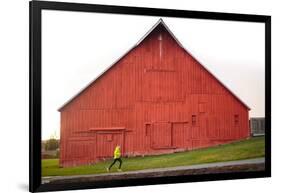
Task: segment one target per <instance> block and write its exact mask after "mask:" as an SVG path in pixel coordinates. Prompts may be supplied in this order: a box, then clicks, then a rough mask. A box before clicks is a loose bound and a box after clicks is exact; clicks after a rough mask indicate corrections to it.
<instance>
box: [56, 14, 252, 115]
mask: <svg viewBox="0 0 281 193" xmlns="http://www.w3.org/2000/svg"><path fill="white" fill-rule="evenodd" d="M160 24H162V25H163V26H164V28H165V29H166V30H167V31H168V33H169V34H170V35H171V36H172V38H173V39H174V40H175V41H176V42H177V44H178V45H179V46H180V47H181V48H182V49H183V50H184V51H185V52H186V53H188V54H189V55H190V56H191V57H192V58H193V59H195V60H196V61H197V62H198V63H199V64H200V65H201V66H202V67H203V68H204V69H205V70H206V71H207V72H208V73H209V74H211V75H212V76H213V77H214V78H215V80H217V81H218V82H219V83H220V84H221V85H222V86H223V87H225V89H226V90H228V91H229V92H230V94H232V95H233V96H234V97H235V98H236V99H237V100H238V101H239V102H240V103H242V104H243V105H244V106H245V107H246V108H247V109H248V110H250V109H251V108H250V107H249V106H248V105H247V104H246V103H245V102H243V101H242V100H241V99H240V98H239V97H238V96H237V95H236V94H234V92H233V91H231V89H229V88H228V87H227V86H226V85H225V84H224V83H223V82H222V81H221V80H219V79H218V78H217V77H216V76H215V75H214V74H213V73H212V72H211V71H210V70H209V69H208V68H207V67H206V66H205V65H203V64H202V62H200V61H199V60H198V59H197V58H196V57H194V56H193V55H192V54H191V53H190V52H189V51H188V50H187V49H186V48H185V47H184V46H183V45H182V44H181V42H180V41H179V40H178V39H177V38H176V36H175V35H174V34H173V32H172V31H171V30H170V29H169V27H168V26H167V25H166V24H165V22H164V21H163V19H162V18H160V19H159V20H158V21H157V22H156V23H155V24H154V25H153V26H152V27H151V28H150V30H148V31H147V32H146V33H145V34H144V35H143V36H142V37H141V39H140V40H139V41H138V42H137V43H136V44H135V45H134V46H132V47H131V48H130V49H128V50H127V51H126V52H125V53H124V54H123V55H121V56H120V57H119V58H118V59H117V60H115V61H114V62H113V63H112V64H111V65H110V66H108V67H107V68H106V69H105V70H104V71H103V72H101V73H100V74H99V75H98V76H97V77H96V78H95V79H93V80H92V81H91V82H90V83H88V84H87V85H86V86H85V87H83V88H82V89H81V90H80V91H79V92H78V93H77V94H76V95H74V96H73V97H71V98H70V99H69V100H67V101H66V102H65V103H64V104H63V105H62V106H61V107H59V109H58V111H61V110H62V109H63V108H64V107H65V106H66V105H68V104H69V103H70V102H71V101H73V100H74V99H75V98H76V97H77V96H79V95H80V94H81V93H82V92H83V91H85V90H86V89H87V88H88V87H89V86H90V85H92V84H93V83H94V82H95V81H96V80H98V79H99V78H100V77H101V76H102V75H103V74H105V73H106V72H107V71H108V70H109V69H111V68H112V67H113V66H114V65H115V64H117V63H118V62H119V61H120V60H121V59H122V58H123V57H125V56H126V55H127V54H128V53H129V52H131V51H132V50H133V49H134V48H136V47H137V46H138V45H139V44H140V43H141V42H143V41H144V40H145V39H146V37H147V36H148V35H149V34H151V32H152V31H154V29H155V28H156V27H157V26H159V25H160Z"/></svg>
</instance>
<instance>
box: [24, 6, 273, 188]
mask: <svg viewBox="0 0 281 193" xmlns="http://www.w3.org/2000/svg"><path fill="white" fill-rule="evenodd" d="M42 10H60V11H78V12H96V13H118V14H128V15H147V16H166V17H177V18H197V19H212V20H228V21H245V22H259V23H264V24H265V127H266V130H265V170H264V171H255V172H235V173H217V174H203V175H191V176H173V177H154V178H144V179H128V180H113V181H110V182H108V181H107V182H98V183H95V184H92V183H87V182H85V183H81V182H79V183H71V184H41V110H42V109H41V55H42V53H41V15H42ZM29 30H30V33H29V39H30V42H29V44H30V47H29V53H30V55H29V61H30V66H29V68H30V75H29V86H30V90H29V94H30V97H29V110H30V111H29V137H30V139H29V191H30V192H38V191H59V190H75V189H89V188H108V187H123V186H136V185H151V184H167V183H183V182H197V181H213V180H229V179H244V178H260V177H270V176H271V16H268V15H250V14H236V13H219V12H206V11H187V10H173V9H158V8H145V7H126V6H111V5H94V4H81V3H64V2H48V1H30V2H29Z"/></svg>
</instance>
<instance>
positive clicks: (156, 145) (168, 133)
mask: <svg viewBox="0 0 281 193" xmlns="http://www.w3.org/2000/svg"><path fill="white" fill-rule="evenodd" d="M160 37H161V38H160ZM248 110H249V109H248V107H246V106H245V105H244V104H243V103H242V102H241V101H240V100H239V99H238V98H237V97H236V96H234V95H233V94H232V93H231V92H230V91H229V90H228V89H226V88H225V87H224V86H223V85H222V84H221V83H220V82H219V81H218V80H217V79H216V78H215V77H214V76H213V75H212V74H210V73H209V72H208V71H207V70H206V69H205V68H204V67H203V66H202V65H201V64H199V63H198V61H197V60H196V59H194V58H193V57H192V56H191V55H190V54H188V53H187V52H186V51H185V50H184V49H183V48H182V47H181V46H180V45H179V44H178V42H177V41H176V40H175V39H174V38H173V36H172V35H171V34H170V32H169V31H168V30H167V28H166V27H164V24H163V23H162V22H160V23H159V24H158V25H157V27H155V28H154V29H153V30H152V32H151V33H150V34H149V35H148V36H146V38H145V39H144V40H143V41H142V42H141V43H140V44H139V45H138V46H136V47H135V48H133V49H132V50H131V51H129V52H128V53H127V54H126V55H125V56H124V57H123V58H121V59H120V60H119V61H118V62H117V63H116V64H115V65H113V66H112V67H111V68H110V69H109V70H107V71H106V72H105V73H104V74H103V75H102V76H101V77H99V78H98V79H97V80H95V81H94V82H93V83H92V84H91V85H90V86H88V87H87V88H86V89H85V90H83V91H82V92H81V93H79V95H77V96H76V97H75V98H74V99H72V100H71V101H70V102H68V103H67V104H66V105H65V106H63V107H62V108H61V109H60V112H61V151H60V153H61V154H60V165H62V166H71V165H79V164H86V163H92V162H96V161H98V160H100V159H103V158H107V157H111V156H112V153H113V150H114V146H116V145H117V144H119V145H121V149H122V152H123V154H125V155H129V156H130V155H148V154H161V153H169V152H175V151H181V150H187V149H195V148H201V147H207V146H212V145H217V144H222V143H226V142H230V141H233V140H238V139H242V138H247V137H248V136H249V132H250V131H249V125H248V119H249V117H248ZM91 128H98V129H91ZM122 128H123V129H122Z"/></svg>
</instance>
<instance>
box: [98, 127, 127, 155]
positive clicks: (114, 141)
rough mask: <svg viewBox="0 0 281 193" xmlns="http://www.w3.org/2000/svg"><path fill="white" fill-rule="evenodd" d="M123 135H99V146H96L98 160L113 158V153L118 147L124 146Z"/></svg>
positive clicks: (120, 133)
mask: <svg viewBox="0 0 281 193" xmlns="http://www.w3.org/2000/svg"><path fill="white" fill-rule="evenodd" d="M123 137H124V135H123V133H122V132H119V133H109V132H108V133H102V132H101V133H97V143H96V144H97V145H96V148H97V149H96V152H97V158H108V157H113V152H114V149H115V147H116V145H121V148H124V146H123V141H124V140H123Z"/></svg>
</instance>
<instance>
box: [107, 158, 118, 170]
mask: <svg viewBox="0 0 281 193" xmlns="http://www.w3.org/2000/svg"><path fill="white" fill-rule="evenodd" d="M115 162H116V159H114V161H113V162H112V164H111V165H110V166H109V168H108V170H110V168H111V167H112V166H113V165H114V164H115Z"/></svg>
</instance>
